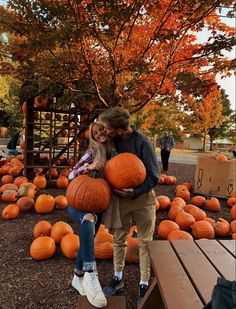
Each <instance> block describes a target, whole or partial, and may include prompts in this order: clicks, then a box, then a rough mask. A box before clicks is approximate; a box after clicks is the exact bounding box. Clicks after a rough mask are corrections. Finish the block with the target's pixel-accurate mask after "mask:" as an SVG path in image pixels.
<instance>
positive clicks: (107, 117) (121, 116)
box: [98, 106, 130, 130]
mask: <svg viewBox="0 0 236 309" xmlns="http://www.w3.org/2000/svg"><path fill="white" fill-rule="evenodd" d="M98 119H99V120H100V121H103V122H107V123H108V124H109V126H111V127H112V128H113V129H123V130H127V129H128V127H129V125H130V113H129V111H128V110H127V109H124V108H123V107H120V106H115V107H111V108H108V109H106V110H105V111H103V112H102V113H101V114H100V115H99V118H98Z"/></svg>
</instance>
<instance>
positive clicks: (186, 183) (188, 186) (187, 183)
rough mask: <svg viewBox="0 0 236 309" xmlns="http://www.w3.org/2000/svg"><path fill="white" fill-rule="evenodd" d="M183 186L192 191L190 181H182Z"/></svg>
mask: <svg viewBox="0 0 236 309" xmlns="http://www.w3.org/2000/svg"><path fill="white" fill-rule="evenodd" d="M183 186H185V187H186V188H187V190H188V191H192V190H193V185H192V184H191V182H184V183H183Z"/></svg>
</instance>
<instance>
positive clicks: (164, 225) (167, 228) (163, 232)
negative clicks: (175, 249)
mask: <svg viewBox="0 0 236 309" xmlns="http://www.w3.org/2000/svg"><path fill="white" fill-rule="evenodd" d="M179 229H180V228H179V225H178V224H177V223H175V222H173V221H170V220H163V221H161V222H160V224H159V226H158V228H157V234H158V235H159V237H160V238H162V239H167V237H168V235H169V233H170V232H171V231H174V230H179Z"/></svg>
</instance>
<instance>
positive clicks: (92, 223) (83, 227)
mask: <svg viewBox="0 0 236 309" xmlns="http://www.w3.org/2000/svg"><path fill="white" fill-rule="evenodd" d="M89 132H90V141H89V148H88V150H87V151H86V152H85V153H84V154H83V156H82V157H81V159H80V160H79V162H78V163H77V164H76V165H75V167H74V168H73V170H72V171H71V172H70V174H69V177H68V178H69V180H72V179H74V178H75V177H77V176H79V175H81V174H85V173H89V171H92V170H98V171H100V172H102V170H103V168H104V164H105V162H106V160H107V159H108V158H110V156H111V154H112V147H111V146H110V143H109V138H108V136H107V135H106V132H105V130H104V127H103V124H102V123H100V122H94V123H92V124H91V125H90V128H89ZM68 215H69V217H70V218H71V219H72V220H74V221H76V222H77V223H78V225H79V235H80V249H79V252H78V255H77V258H76V262H75V272H74V277H73V280H72V283H71V284H72V286H73V287H74V288H75V289H76V290H77V291H78V292H79V293H80V294H81V295H86V296H87V299H88V301H89V302H90V303H91V304H92V305H93V306H95V307H97V308H103V307H105V306H106V305H107V300H106V298H105V295H104V293H103V291H102V288H101V285H100V282H99V280H98V275H97V266H96V261H95V254H94V236H95V234H96V232H97V230H98V228H99V226H100V222H101V219H102V214H101V213H99V214H95V213H91V212H86V211H80V210H78V209H75V208H73V207H72V206H69V207H68Z"/></svg>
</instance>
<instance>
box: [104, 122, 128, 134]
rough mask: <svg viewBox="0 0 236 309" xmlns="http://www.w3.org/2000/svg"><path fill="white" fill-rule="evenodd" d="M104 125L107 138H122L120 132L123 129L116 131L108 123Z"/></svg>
mask: <svg viewBox="0 0 236 309" xmlns="http://www.w3.org/2000/svg"><path fill="white" fill-rule="evenodd" d="M103 124H104V129H105V131H106V134H107V136H109V137H116V136H120V135H121V134H120V130H121V129H114V128H112V127H111V126H110V124H109V123H107V122H104V123H103ZM122 131H123V130H122Z"/></svg>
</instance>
